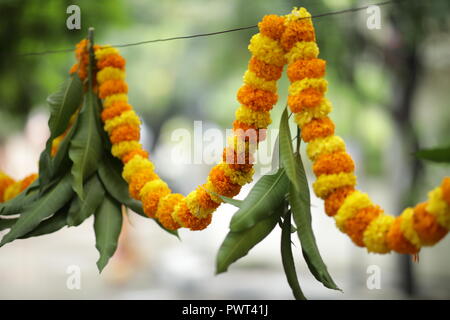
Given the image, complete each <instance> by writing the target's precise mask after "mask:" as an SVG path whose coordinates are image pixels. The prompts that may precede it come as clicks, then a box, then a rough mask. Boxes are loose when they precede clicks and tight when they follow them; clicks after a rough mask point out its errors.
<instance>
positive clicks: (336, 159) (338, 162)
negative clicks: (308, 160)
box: [313, 151, 355, 177]
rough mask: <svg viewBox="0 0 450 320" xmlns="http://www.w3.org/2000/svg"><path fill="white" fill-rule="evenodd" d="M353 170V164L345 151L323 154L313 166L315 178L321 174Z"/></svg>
mask: <svg viewBox="0 0 450 320" xmlns="http://www.w3.org/2000/svg"><path fill="white" fill-rule="evenodd" d="M354 169H355V163H354V162H353V159H352V157H350V155H349V154H348V153H347V152H345V151H341V152H334V153H330V154H324V155H322V156H320V157H319V158H318V159H317V160H316V162H315V163H314V165H313V171H314V174H315V175H316V177H318V176H320V175H322V174H334V173H339V172H352V171H353V170H354Z"/></svg>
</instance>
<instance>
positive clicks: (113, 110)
mask: <svg viewBox="0 0 450 320" xmlns="http://www.w3.org/2000/svg"><path fill="white" fill-rule="evenodd" d="M132 109H133V108H132V107H131V106H130V105H129V104H128V103H126V102H123V101H118V102H115V103H114V104H113V105H112V106H111V107H109V108H106V109H103V111H102V120H103V122H105V121H106V120H109V119H112V118H115V117H117V116H120V115H121V114H122V113H123V112H125V111H129V110H132Z"/></svg>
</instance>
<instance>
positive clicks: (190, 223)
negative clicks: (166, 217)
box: [172, 200, 212, 231]
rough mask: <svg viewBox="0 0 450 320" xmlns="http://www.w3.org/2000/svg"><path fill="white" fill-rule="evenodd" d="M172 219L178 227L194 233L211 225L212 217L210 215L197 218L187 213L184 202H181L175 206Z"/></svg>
mask: <svg viewBox="0 0 450 320" xmlns="http://www.w3.org/2000/svg"><path fill="white" fill-rule="evenodd" d="M172 218H173V220H174V221H175V222H177V223H178V224H179V225H180V226H182V227H184V228H189V229H191V230H192V231H196V230H203V229H205V228H206V227H207V226H208V225H209V224H210V223H211V218H212V215H211V214H210V215H208V216H206V217H205V218H197V217H196V216H194V215H193V214H192V213H191V212H190V211H189V208H188V207H187V205H186V201H185V200H182V201H180V202H178V204H177V205H176V206H175V209H174V211H173V212H172Z"/></svg>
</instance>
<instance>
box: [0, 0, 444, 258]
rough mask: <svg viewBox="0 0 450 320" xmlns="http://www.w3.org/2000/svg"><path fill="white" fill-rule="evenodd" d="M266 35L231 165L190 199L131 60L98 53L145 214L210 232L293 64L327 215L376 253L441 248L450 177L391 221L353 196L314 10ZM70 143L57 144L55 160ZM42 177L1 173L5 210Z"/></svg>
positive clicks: (241, 110) (113, 122)
mask: <svg viewBox="0 0 450 320" xmlns="http://www.w3.org/2000/svg"><path fill="white" fill-rule="evenodd" d="M258 27H259V31H260V33H258V34H256V35H254V36H253V37H252V39H251V40H250V44H249V46H248V48H249V50H250V52H251V53H252V57H251V59H250V61H249V64H248V70H247V71H246V72H245V74H244V78H243V80H244V84H243V86H242V87H241V88H240V89H239V91H238V93H237V100H238V102H239V103H240V106H239V107H238V108H237V110H236V113H235V114H236V120H235V121H234V122H233V129H234V131H233V132H234V136H233V137H232V138H231V139H229V140H228V142H227V146H226V147H225V149H224V151H223V161H222V162H221V163H219V164H217V165H216V166H214V167H213V168H212V169H211V171H210V173H209V176H208V179H207V181H206V183H204V184H203V185H201V186H199V187H198V188H197V189H196V190H194V191H192V192H191V193H189V194H188V195H187V196H186V197H185V196H183V195H181V194H177V193H172V192H171V189H170V188H169V186H168V185H167V184H166V183H165V182H164V181H163V180H162V179H161V178H160V177H159V176H158V175H157V173H155V171H154V169H155V168H154V165H153V163H152V162H151V161H150V160H149V158H148V156H149V155H148V153H147V151H145V150H144V149H143V148H142V145H141V144H140V143H139V139H140V124H141V122H140V119H139V117H138V116H137V114H136V113H135V112H134V111H133V108H132V106H131V105H130V104H129V102H128V96H127V92H128V86H127V83H126V82H125V59H124V58H123V57H122V56H121V55H120V54H119V51H118V50H117V49H116V48H113V47H111V46H94V51H95V60H96V70H95V74H96V76H95V83H94V88H95V91H96V93H97V94H98V97H99V98H100V99H102V101H103V111H102V113H101V118H102V121H103V123H104V130H105V131H106V132H107V133H108V135H109V139H110V141H111V144H112V150H111V153H112V155H113V156H115V157H117V158H119V159H120V160H121V161H122V163H123V165H124V167H123V172H122V176H123V178H124V179H125V180H126V181H127V183H128V185H129V192H130V195H131V196H132V197H133V198H135V199H137V200H140V201H142V205H143V209H144V212H145V213H146V214H147V215H148V216H149V217H152V218H155V219H158V220H159V222H160V223H161V224H162V225H163V226H164V227H166V228H168V229H171V230H175V229H178V228H181V227H183V228H189V229H191V230H202V229H204V228H206V227H207V226H208V225H209V224H210V222H211V215H212V213H213V212H214V211H215V210H216V209H217V207H218V206H219V205H220V203H221V202H222V200H221V198H220V197H218V195H221V196H227V197H233V196H235V195H237V194H238V193H239V191H240V189H241V187H242V186H243V185H244V184H246V183H249V182H250V181H251V180H252V176H253V173H254V169H253V155H252V152H253V151H254V150H255V149H256V148H257V146H258V143H259V141H262V140H264V139H265V129H266V128H267V126H268V125H269V124H270V123H271V119H270V110H271V109H272V108H273V106H274V105H275V104H276V102H277V100H278V95H277V84H276V82H277V80H278V79H280V77H281V75H282V71H283V67H284V66H285V65H286V64H287V75H288V78H289V81H290V86H289V95H288V105H289V108H290V110H291V111H292V113H293V114H294V119H295V122H296V123H297V125H298V126H299V128H300V129H301V138H302V139H303V141H305V142H306V143H307V144H308V145H307V154H308V157H309V158H310V159H311V160H312V161H313V171H314V174H315V175H316V177H317V180H316V181H315V182H314V184H313V189H314V192H315V194H316V195H317V196H318V197H320V198H322V199H323V200H324V201H325V212H326V213H327V215H329V216H330V217H334V219H335V221H336V226H337V227H338V228H339V230H341V231H342V232H344V233H346V234H347V235H348V236H349V237H350V238H351V240H352V241H353V242H354V243H355V244H356V245H358V246H361V247H366V248H367V250H368V251H369V252H375V253H388V252H390V251H391V250H394V251H396V252H399V253H405V254H416V253H417V252H418V251H419V250H420V248H421V247H422V246H431V245H434V244H435V243H436V242H438V241H439V240H441V239H442V238H443V237H444V236H445V235H446V234H447V232H448V230H449V229H450V177H447V178H444V179H443V181H442V184H441V185H440V186H439V187H437V188H435V189H434V190H432V191H430V192H429V194H428V200H427V202H424V203H420V204H418V205H417V206H416V207H414V208H407V209H405V210H404V211H403V212H402V214H401V215H400V216H398V217H393V216H389V215H387V214H385V213H384V211H383V210H382V209H381V208H380V207H379V206H377V205H375V204H374V203H372V201H371V199H370V198H369V196H368V195H367V194H365V193H363V192H361V191H359V190H356V189H355V186H356V176H355V174H354V170H355V164H354V162H353V160H352V158H351V156H350V155H349V154H348V153H347V152H346V147H345V142H344V141H343V139H342V138H340V137H338V136H336V135H335V125H334V122H333V121H332V120H331V119H330V118H329V117H328V114H329V113H330V112H331V111H332V105H331V103H330V101H329V100H328V99H327V98H325V92H326V90H327V85H328V84H327V81H326V80H325V79H323V77H324V76H325V67H326V62H325V61H324V60H322V59H319V58H318V55H319V48H318V46H317V44H316V38H315V31H314V27H313V24H312V20H311V15H310V14H309V13H308V12H307V11H306V9H304V8H300V9H294V10H293V11H292V13H291V14H289V15H287V16H276V15H268V16H265V17H264V18H263V20H262V21H261V22H260V23H259V24H258ZM87 44H88V41H87V40H83V41H81V42H80V43H79V44H78V45H77V48H76V57H77V60H78V63H77V64H75V65H74V66H73V67H72V69H71V71H70V73H75V72H76V73H78V76H79V77H80V79H82V80H86V79H87V75H88V72H87V66H88V63H89V57H88V52H87ZM249 130H250V131H252V130H253V131H254V132H256V137H257V138H256V139H249V138H248V135H247V134H242V133H243V132H244V133H247V132H248V131H249ZM63 137H64V135H63V136H61V137H58V138H56V139H55V140H54V141H53V147H54V149H53V151H52V153H53V154H54V153H56V152H57V147H58V144H59V142H60V141H61V140H62V138H63ZM242 159H244V161H239V160H242ZM36 177H37V175H32V176H29V177H27V178H26V179H24V180H22V181H19V182H14V181H13V180H12V179H11V178H9V177H8V176H6V175H4V174H0V202H3V201H7V200H9V199H11V198H13V197H14V196H16V195H17V194H18V193H20V192H21V191H22V190H24V189H25V188H26V187H27V186H28V185H29V184H30V183H31V182H32V181H34V179H36Z"/></svg>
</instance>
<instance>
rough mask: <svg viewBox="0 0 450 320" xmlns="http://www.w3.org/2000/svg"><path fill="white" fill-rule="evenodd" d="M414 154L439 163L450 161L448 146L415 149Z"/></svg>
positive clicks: (449, 148)
mask: <svg viewBox="0 0 450 320" xmlns="http://www.w3.org/2000/svg"><path fill="white" fill-rule="evenodd" d="M415 156H416V157H417V158H419V159H423V160H428V161H433V162H440V163H450V146H449V147H441V148H432V149H423V150H420V151H417V152H416V153H415Z"/></svg>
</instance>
